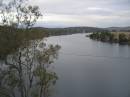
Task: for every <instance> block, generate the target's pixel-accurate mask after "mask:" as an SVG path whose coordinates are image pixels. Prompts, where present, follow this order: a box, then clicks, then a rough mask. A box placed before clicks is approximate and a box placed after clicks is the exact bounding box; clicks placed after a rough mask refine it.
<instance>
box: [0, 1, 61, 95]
mask: <svg viewBox="0 0 130 97" xmlns="http://www.w3.org/2000/svg"><path fill="white" fill-rule="evenodd" d="M27 1H28V0H10V1H9V2H6V1H4V0H2V1H1V2H0V3H1V4H0V16H1V19H0V23H1V26H0V97H49V96H50V95H51V94H52V93H51V90H52V87H53V86H54V85H55V83H56V81H57V79H58V76H57V74H56V73H55V72H54V71H53V70H52V69H51V64H52V63H53V62H54V60H55V59H57V57H58V51H59V49H60V46H58V45H55V46H53V45H47V44H45V43H44V41H42V42H41V39H43V38H44V37H45V36H47V35H48V34H47V33H46V31H45V32H44V30H37V29H33V28H32V27H33V25H34V24H35V23H36V22H37V20H38V18H39V17H40V16H41V13H40V11H39V8H38V6H31V5H28V4H27V3H26V2H27ZM14 12H15V14H14Z"/></svg>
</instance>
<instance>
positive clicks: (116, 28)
mask: <svg viewBox="0 0 130 97" xmlns="http://www.w3.org/2000/svg"><path fill="white" fill-rule="evenodd" d="M105 29H106V30H108V31H113V32H130V26H128V27H109V28H105Z"/></svg>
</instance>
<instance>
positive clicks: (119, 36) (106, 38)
mask: <svg viewBox="0 0 130 97" xmlns="http://www.w3.org/2000/svg"><path fill="white" fill-rule="evenodd" d="M128 35H129V34H125V33H117V32H114V33H110V32H96V33H92V34H90V35H89V37H90V38H91V39H94V40H99V41H103V42H115V43H117V42H118V43H121V44H122V43H127V44H128V43H129V40H130V38H129V36H128Z"/></svg>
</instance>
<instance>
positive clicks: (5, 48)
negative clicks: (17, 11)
mask: <svg viewBox="0 0 130 97" xmlns="http://www.w3.org/2000/svg"><path fill="white" fill-rule="evenodd" d="M47 36H48V34H47V32H46V31H44V30H38V29H28V30H25V29H18V28H13V27H7V26H0V58H4V57H5V56H6V55H8V54H10V53H13V52H15V51H16V50H17V49H18V48H19V47H20V46H22V45H24V41H29V40H35V39H42V38H44V37H47Z"/></svg>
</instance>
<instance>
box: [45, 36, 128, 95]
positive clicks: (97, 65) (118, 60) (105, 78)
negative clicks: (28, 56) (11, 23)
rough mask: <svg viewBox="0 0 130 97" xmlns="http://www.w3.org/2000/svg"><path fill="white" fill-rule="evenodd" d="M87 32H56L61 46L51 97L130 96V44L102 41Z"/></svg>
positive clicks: (53, 41)
mask: <svg viewBox="0 0 130 97" xmlns="http://www.w3.org/2000/svg"><path fill="white" fill-rule="evenodd" d="M85 36H86V34H73V35H63V36H53V37H49V38H48V39H47V43H51V44H58V45H60V46H61V50H60V52H59V58H58V60H56V61H55V63H54V64H53V65H54V67H55V68H54V69H55V71H56V73H57V74H58V76H59V80H58V81H57V84H56V87H55V89H54V91H53V96H52V97H130V46H128V45H119V44H110V43H103V42H99V41H94V40H91V39H89V38H88V37H85Z"/></svg>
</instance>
